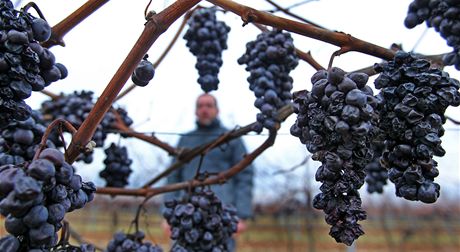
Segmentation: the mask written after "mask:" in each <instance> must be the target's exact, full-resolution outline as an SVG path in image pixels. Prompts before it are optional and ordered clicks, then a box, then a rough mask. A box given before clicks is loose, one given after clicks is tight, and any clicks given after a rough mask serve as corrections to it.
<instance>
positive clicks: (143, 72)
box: [131, 55, 155, 87]
mask: <svg viewBox="0 0 460 252" xmlns="http://www.w3.org/2000/svg"><path fill="white" fill-rule="evenodd" d="M147 58H148V55H145V56H144V58H143V59H142V60H141V62H139V64H138V65H137V67H136V69H134V72H133V75H132V76H131V80H132V81H133V83H134V84H136V85H137V86H140V87H145V86H147V84H149V82H150V81H151V80H152V79H153V76H154V75H155V68H154V67H153V64H152V63H151V62H150V61H148V60H147Z"/></svg>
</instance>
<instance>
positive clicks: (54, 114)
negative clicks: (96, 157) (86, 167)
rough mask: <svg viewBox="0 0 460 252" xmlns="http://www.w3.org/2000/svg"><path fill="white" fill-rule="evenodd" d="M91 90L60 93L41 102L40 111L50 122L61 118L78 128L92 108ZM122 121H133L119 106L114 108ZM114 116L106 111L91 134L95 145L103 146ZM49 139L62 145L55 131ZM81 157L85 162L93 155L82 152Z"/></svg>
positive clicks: (127, 122) (128, 122)
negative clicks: (66, 93) (57, 96)
mask: <svg viewBox="0 0 460 252" xmlns="http://www.w3.org/2000/svg"><path fill="white" fill-rule="evenodd" d="M93 106H94V103H93V92H92V91H84V90H83V91H81V92H77V91H74V92H73V93H71V94H68V95H63V94H61V95H60V96H59V98H57V99H56V100H48V101H45V102H43V103H42V105H41V109H40V111H41V112H42V114H43V115H44V118H45V119H46V120H47V121H48V122H49V123H50V122H52V121H53V120H55V119H58V118H61V119H64V120H66V121H68V122H70V123H71V124H72V125H73V126H74V127H75V128H77V129H78V128H79V127H80V126H81V124H82V123H83V121H84V120H85V119H86V118H87V117H88V114H89V112H90V111H91V109H92V108H93ZM116 111H117V112H118V113H119V115H120V117H121V119H122V120H123V122H124V123H125V124H126V125H127V126H129V125H131V124H132V123H133V121H132V120H131V118H129V117H128V115H127V113H126V111H124V110H123V109H121V108H118V109H117V110H116ZM115 120H116V116H115V114H114V113H113V112H112V111H108V112H107V113H106V115H105V116H104V118H103V119H102V122H101V124H99V125H98V126H97V128H96V132H95V133H94V135H93V139H92V140H93V141H94V142H95V143H96V146H98V147H101V146H104V141H105V139H106V138H107V134H108V132H111V131H113V130H114V127H113V126H112V124H113V123H114V122H115ZM50 139H51V141H53V142H54V143H55V144H56V146H58V147H62V146H63V143H62V142H61V140H60V137H59V135H58V132H57V131H52V134H51V135H50ZM81 159H83V161H84V162H85V163H91V162H92V161H93V157H92V155H91V153H83V155H82V156H80V158H79V160H81Z"/></svg>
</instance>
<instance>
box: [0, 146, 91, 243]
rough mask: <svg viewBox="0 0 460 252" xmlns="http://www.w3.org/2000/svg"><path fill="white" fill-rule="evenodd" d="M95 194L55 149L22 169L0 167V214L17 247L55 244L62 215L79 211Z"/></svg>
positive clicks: (49, 150)
mask: <svg viewBox="0 0 460 252" xmlns="http://www.w3.org/2000/svg"><path fill="white" fill-rule="evenodd" d="M95 191H96V187H95V186H94V184H93V183H92V182H82V179H81V177H80V176H79V175H77V174H75V171H74V168H73V167H72V166H71V165H69V164H68V163H66V162H65V161H64V154H62V153H61V152H60V151H58V150H56V149H52V148H47V149H45V150H43V151H42V152H41V153H40V155H39V157H38V159H36V160H34V161H32V162H31V163H30V164H28V165H26V166H25V167H21V166H15V165H4V166H1V167H0V213H1V214H2V215H3V216H5V217H6V219H5V229H6V231H8V233H10V234H11V235H13V236H15V237H19V238H20V246H21V247H25V248H29V249H32V248H35V249H40V248H50V247H52V246H54V245H56V243H57V233H56V232H57V231H58V230H59V229H60V228H61V227H62V224H61V221H62V220H63V219H64V215H65V213H66V212H71V211H73V210H75V209H79V208H82V207H83V206H84V205H85V204H86V203H87V202H89V201H91V200H92V199H93V197H94V195H93V193H94V192H95ZM10 240H11V239H10ZM10 243H14V242H10Z"/></svg>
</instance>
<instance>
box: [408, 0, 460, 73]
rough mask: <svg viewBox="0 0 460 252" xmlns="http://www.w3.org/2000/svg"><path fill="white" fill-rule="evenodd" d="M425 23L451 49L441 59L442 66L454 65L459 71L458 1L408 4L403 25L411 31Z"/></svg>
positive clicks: (417, 0)
mask: <svg viewBox="0 0 460 252" xmlns="http://www.w3.org/2000/svg"><path fill="white" fill-rule="evenodd" d="M424 21H426V25H427V26H428V27H433V28H434V29H435V30H436V31H437V32H439V34H440V35H441V37H443V38H444V39H445V40H446V42H447V45H448V46H450V47H452V48H453V51H452V52H451V53H448V54H446V55H445V56H444V57H443V60H444V64H446V65H455V68H456V69H457V70H460V1H457V0H415V1H413V2H411V3H410V5H409V9H408V11H407V16H406V19H405V20H404V24H405V25H406V27H407V28H409V29H412V28H414V27H415V26H417V25H419V24H421V23H423V22H424Z"/></svg>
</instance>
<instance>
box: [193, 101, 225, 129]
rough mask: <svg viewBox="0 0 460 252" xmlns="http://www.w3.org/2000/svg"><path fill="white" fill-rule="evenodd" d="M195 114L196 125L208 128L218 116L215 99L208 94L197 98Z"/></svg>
mask: <svg viewBox="0 0 460 252" xmlns="http://www.w3.org/2000/svg"><path fill="white" fill-rule="evenodd" d="M195 114H196V118H197V120H198V123H200V124H201V125H203V126H209V125H210V124H211V123H212V122H213V121H214V119H216V118H217V115H218V114H219V108H218V107H217V100H216V98H215V97H214V96H212V95H210V94H202V95H200V96H198V99H197V100H196V110H195Z"/></svg>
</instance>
